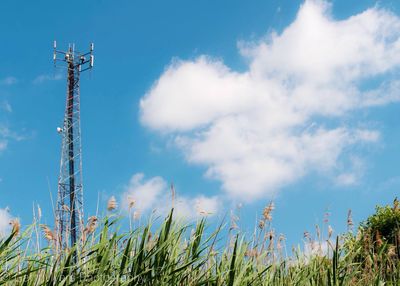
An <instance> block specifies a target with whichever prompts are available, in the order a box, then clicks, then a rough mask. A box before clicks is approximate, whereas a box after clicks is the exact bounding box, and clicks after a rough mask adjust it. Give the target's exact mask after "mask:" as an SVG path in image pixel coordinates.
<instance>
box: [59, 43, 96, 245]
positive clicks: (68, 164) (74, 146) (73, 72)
mask: <svg viewBox="0 0 400 286" xmlns="http://www.w3.org/2000/svg"><path fill="white" fill-rule="evenodd" d="M60 54H61V55H62V58H61V59H58V56H59V55H60ZM93 60H94V57H93V44H91V45H90V51H89V52H88V53H84V54H83V53H79V52H77V51H75V48H74V45H70V46H69V48H68V50H67V51H66V52H62V51H58V50H57V49H56V43H55V42H54V63H55V64H58V63H60V62H61V63H62V65H63V66H65V67H66V69H67V96H66V106H65V114H64V123H63V126H62V127H61V128H60V127H59V128H57V131H58V132H59V133H60V134H61V136H62V147H61V163H60V175H59V179H58V192H57V203H56V214H55V215H56V217H55V233H56V241H57V249H59V250H63V249H66V248H70V247H72V246H76V245H77V244H80V243H81V237H82V233H83V228H84V212H83V185H82V148H81V128H80V94H79V85H80V80H79V79H80V78H79V77H80V73H81V72H83V71H85V70H88V69H91V68H92V67H93Z"/></svg>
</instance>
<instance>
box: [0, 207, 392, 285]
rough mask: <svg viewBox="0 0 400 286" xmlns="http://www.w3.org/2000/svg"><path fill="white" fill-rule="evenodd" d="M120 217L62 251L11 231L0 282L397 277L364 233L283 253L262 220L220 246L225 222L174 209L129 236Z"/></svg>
mask: <svg viewBox="0 0 400 286" xmlns="http://www.w3.org/2000/svg"><path fill="white" fill-rule="evenodd" d="M378 210H379V211H377V216H376V217H377V218H379V217H381V216H383V217H385V218H386V217H392V215H388V214H387V213H386V212H387V210H386V209H385V210H384V211H381V210H383V209H381V208H379V209H378ZM375 221H376V220H375V218H374V219H369V220H367V222H366V223H365V224H364V225H363V227H362V228H360V230H361V231H365V229H372V226H377V225H379V226H381V224H380V223H379V224H378V223H375ZM389 221H390V220H389ZM117 222H118V220H116V219H115V218H112V217H111V218H106V219H105V220H104V222H103V223H102V225H101V226H100V227H99V228H98V229H97V231H96V232H95V233H91V234H90V237H88V239H87V240H86V241H85V243H84V246H83V248H82V249H75V248H72V249H69V250H67V251H66V252H63V253H57V252H56V251H55V249H54V248H53V244H52V243H51V242H50V243H49V246H48V247H46V248H43V249H41V250H40V251H38V250H37V248H36V247H34V249H35V250H33V249H32V246H31V245H30V242H31V240H32V234H34V231H33V229H34V227H35V226H33V228H30V229H28V230H27V231H25V232H24V233H23V234H21V235H17V234H16V233H13V234H11V235H10V236H9V237H7V238H5V239H3V240H1V241H0V285H28V286H30V285H32V286H33V285H85V286H86V285H87V286H89V285H121V286H122V285H145V286H146V285H148V286H150V285H151V286H153V285H180V286H186V285H205V286H225V285H227V286H228V285H229V286H239V285H301V286H303V285H310V286H311V285H322V286H325V285H326V286H339V285H398V284H397V283H398V282H397V281H400V275H399V269H400V268H399V266H400V265H399V261H398V259H397V260H396V259H393V257H392V256H391V255H390V253H389V252H388V249H389V247H390V246H391V245H390V244H389V243H384V244H382V245H381V247H380V248H379V251H378V252H377V251H376V250H377V249H376V248H374V247H373V246H371V245H369V244H365V241H366V240H365V237H363V236H362V235H361V232H360V233H359V234H358V236H354V235H352V234H350V233H349V234H346V235H344V236H341V237H337V238H336V242H332V241H330V240H321V241H319V242H318V245H319V247H320V248H321V249H322V247H323V246H324V248H326V249H327V251H326V253H319V254H310V253H308V254H307V253H302V252H301V251H299V250H298V251H294V253H293V256H292V257H286V256H285V255H283V254H282V252H281V248H279V247H277V245H276V244H275V242H274V235H273V232H271V229H267V228H266V225H264V224H263V225H262V227H260V228H259V229H258V231H257V232H258V233H256V234H254V235H253V236H252V237H253V239H251V240H248V239H246V236H245V235H244V234H242V233H240V231H231V230H230V231H229V233H228V236H227V243H226V244H225V243H224V242H222V241H221V240H220V239H219V238H218V237H219V236H220V234H221V230H222V225H220V226H219V227H217V229H216V230H215V231H213V232H211V233H209V232H208V231H207V228H206V222H205V220H204V219H202V220H199V221H198V222H197V223H196V225H181V224H179V223H177V222H176V221H175V220H174V219H173V212H172V211H171V213H170V214H169V215H168V216H167V217H166V218H165V220H164V221H163V222H162V223H161V224H160V225H159V226H158V227H154V226H153V225H152V223H151V221H150V222H149V223H148V224H146V225H144V226H143V227H140V228H136V229H134V230H133V231H131V232H129V233H119V232H118V231H115V230H113V229H115V228H116V227H115V226H116V224H117ZM382 225H383V226H384V227H386V226H387V225H388V224H386V223H383V224H382ZM368 227H369V228H368ZM374 229H375V228H374ZM390 233H391V232H390ZM388 240H389V239H388ZM372 244H373V243H372ZM325 246H326V247H325ZM74 258H76V262H75V261H74Z"/></svg>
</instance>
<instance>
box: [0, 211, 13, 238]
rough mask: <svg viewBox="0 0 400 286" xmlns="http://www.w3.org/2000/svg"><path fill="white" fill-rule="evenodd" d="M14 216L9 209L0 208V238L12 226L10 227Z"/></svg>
mask: <svg viewBox="0 0 400 286" xmlns="http://www.w3.org/2000/svg"><path fill="white" fill-rule="evenodd" d="M11 219H12V216H11V214H10V212H9V211H8V209H7V208H6V209H1V208H0V238H1V237H3V236H5V235H7V234H8V233H9V232H10V230H11V228H10V221H11Z"/></svg>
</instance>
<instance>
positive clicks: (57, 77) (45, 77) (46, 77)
mask: <svg viewBox="0 0 400 286" xmlns="http://www.w3.org/2000/svg"><path fill="white" fill-rule="evenodd" d="M60 79H62V74H55V75H49V74H42V75H39V76H37V77H36V78H35V79H34V80H33V81H32V83H33V84H42V83H44V82H48V81H55V80H60Z"/></svg>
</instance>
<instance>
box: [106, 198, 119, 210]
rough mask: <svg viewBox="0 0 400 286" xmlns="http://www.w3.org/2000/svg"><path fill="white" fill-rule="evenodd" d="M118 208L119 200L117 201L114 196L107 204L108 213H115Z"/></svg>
mask: <svg viewBox="0 0 400 286" xmlns="http://www.w3.org/2000/svg"><path fill="white" fill-rule="evenodd" d="M117 207H118V204H117V200H116V199H115V197H114V196H111V198H110V199H109V200H108V202H107V210H108V211H113V210H115V209H116V208H117Z"/></svg>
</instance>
